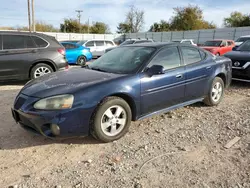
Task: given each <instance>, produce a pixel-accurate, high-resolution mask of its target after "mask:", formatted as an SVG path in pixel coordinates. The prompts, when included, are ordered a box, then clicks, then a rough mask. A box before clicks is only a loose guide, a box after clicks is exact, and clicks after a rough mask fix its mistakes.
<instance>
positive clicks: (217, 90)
mask: <svg viewBox="0 0 250 188" xmlns="http://www.w3.org/2000/svg"><path fill="white" fill-rule="evenodd" d="M221 95H222V85H221V83H220V82H216V83H215V84H214V86H213V89H212V99H213V101H214V102H218V101H219V100H220V98H221Z"/></svg>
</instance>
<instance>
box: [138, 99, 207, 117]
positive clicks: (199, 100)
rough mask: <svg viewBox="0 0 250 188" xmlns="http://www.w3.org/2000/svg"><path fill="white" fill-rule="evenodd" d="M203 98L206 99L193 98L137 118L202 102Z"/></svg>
mask: <svg viewBox="0 0 250 188" xmlns="http://www.w3.org/2000/svg"><path fill="white" fill-rule="evenodd" d="M203 100H204V98H199V99H195V100H191V101H188V102H184V103H181V104H177V105H175V106H171V107H168V108H165V109H162V110H159V111H156V112H153V113H150V114H147V115H143V116H140V117H139V118H138V119H137V120H142V119H145V118H148V117H151V116H154V115H158V114H162V113H166V112H169V111H171V110H175V109H177V108H180V107H184V106H188V105H190V104H194V103H197V102H202V101H203Z"/></svg>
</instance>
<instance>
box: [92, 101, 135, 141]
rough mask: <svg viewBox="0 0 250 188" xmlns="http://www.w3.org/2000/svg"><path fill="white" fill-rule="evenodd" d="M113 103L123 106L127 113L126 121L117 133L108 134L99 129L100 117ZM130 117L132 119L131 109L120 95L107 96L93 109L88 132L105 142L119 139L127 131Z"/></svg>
mask: <svg viewBox="0 0 250 188" xmlns="http://www.w3.org/2000/svg"><path fill="white" fill-rule="evenodd" d="M114 105H120V106H121V107H123V109H124V110H125V111H126V113H127V122H126V124H125V126H124V128H123V130H122V131H121V132H120V133H119V134H118V135H116V136H108V135H106V134H105V133H104V132H103V131H102V129H101V118H102V116H103V113H104V112H105V111H106V110H107V109H108V108H109V107H111V106H114ZM131 119H132V113H131V109H130V106H129V105H128V103H127V102H126V101H125V100H123V99H122V98H120V97H107V98H105V99H104V100H103V101H102V103H100V105H99V106H98V107H97V109H96V110H95V112H94V114H93V116H92V119H91V123H90V133H91V135H92V136H93V137H94V138H96V139H98V140H100V141H102V142H106V143H107V142H113V141H115V140H118V139H120V138H121V137H123V136H124V135H125V134H126V133H127V132H128V130H129V127H130V124H131Z"/></svg>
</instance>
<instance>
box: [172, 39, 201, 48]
mask: <svg viewBox="0 0 250 188" xmlns="http://www.w3.org/2000/svg"><path fill="white" fill-rule="evenodd" d="M172 42H178V43H184V44H191V45H194V46H197V44H195V43H194V40H193V39H182V40H174V41H172Z"/></svg>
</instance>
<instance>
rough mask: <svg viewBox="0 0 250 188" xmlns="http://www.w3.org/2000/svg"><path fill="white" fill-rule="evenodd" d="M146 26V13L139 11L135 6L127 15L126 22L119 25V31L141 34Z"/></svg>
mask: <svg viewBox="0 0 250 188" xmlns="http://www.w3.org/2000/svg"><path fill="white" fill-rule="evenodd" d="M143 25H144V11H143V10H139V9H137V8H136V7H135V6H131V7H130V10H129V11H128V13H127V14H126V18H125V22H123V23H119V25H118V27H117V29H118V31H117V32H118V33H124V31H126V32H131V33H137V32H139V31H140V30H141V29H142V27H143Z"/></svg>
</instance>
